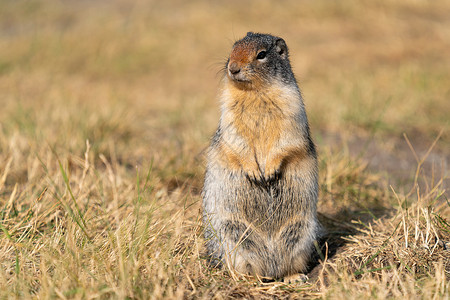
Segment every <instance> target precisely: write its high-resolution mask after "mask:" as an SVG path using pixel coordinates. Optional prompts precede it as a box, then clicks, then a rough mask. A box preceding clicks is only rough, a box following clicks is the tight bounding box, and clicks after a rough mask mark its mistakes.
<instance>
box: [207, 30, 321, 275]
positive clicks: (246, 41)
mask: <svg viewBox="0 0 450 300" xmlns="http://www.w3.org/2000/svg"><path fill="white" fill-rule="evenodd" d="M225 70H226V74H224V78H223V89H222V91H221V96H220V100H221V118H220V122H219V126H218V129H217V131H216V133H215V135H214V137H213V138H212V141H211V145H210V147H209V149H208V154H207V168H206V174H205V182H204V187H203V192H202V197H203V223H204V226H205V238H206V247H207V251H208V254H209V255H210V257H211V260H212V261H213V262H215V263H224V264H226V265H228V266H230V267H233V268H234V269H235V270H237V271H238V272H241V273H245V274H251V275H259V276H265V277H271V278H283V277H285V276H292V275H294V274H296V273H299V272H303V271H305V269H306V267H307V264H308V259H309V257H310V254H311V252H312V250H313V242H314V240H315V239H316V238H317V235H318V232H319V228H320V226H319V223H318V221H317V214H316V207H317V196H318V183H317V181H318V168H317V155H316V149H315V146H314V143H313V141H312V139H311V136H310V132H309V125H308V119H307V117H306V112H305V108H304V104H303V100H302V96H301V93H300V90H299V88H298V85H297V82H296V80H295V77H294V74H293V72H292V69H291V65H290V62H289V57H288V48H287V46H286V43H285V41H284V40H283V39H282V38H279V37H276V36H272V35H269V34H260V33H253V32H249V33H247V36H245V37H244V38H243V39H241V40H239V41H237V42H235V43H234V45H233V48H232V50H231V54H230V57H229V58H228V61H227V63H226V67H225Z"/></svg>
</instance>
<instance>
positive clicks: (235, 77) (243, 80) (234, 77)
mask: <svg viewBox="0 0 450 300" xmlns="http://www.w3.org/2000/svg"><path fill="white" fill-rule="evenodd" d="M228 77H229V78H230V79H231V80H233V81H235V82H238V83H251V81H250V80H249V79H248V78H247V77H246V76H245V75H244V74H242V73H241V72H240V73H238V74H232V73H231V72H228Z"/></svg>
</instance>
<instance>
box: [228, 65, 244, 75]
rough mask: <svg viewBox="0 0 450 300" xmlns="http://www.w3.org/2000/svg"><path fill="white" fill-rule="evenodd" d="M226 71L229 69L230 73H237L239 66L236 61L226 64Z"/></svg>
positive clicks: (239, 69)
mask: <svg viewBox="0 0 450 300" xmlns="http://www.w3.org/2000/svg"><path fill="white" fill-rule="evenodd" d="M228 71H230V73H231V74H233V75H236V74H239V72H240V71H241V68H240V67H239V66H238V64H237V63H236V62H232V63H230V64H229V65H228Z"/></svg>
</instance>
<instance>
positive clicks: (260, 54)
mask: <svg viewBox="0 0 450 300" xmlns="http://www.w3.org/2000/svg"><path fill="white" fill-rule="evenodd" d="M266 55H267V52H266V51H264V50H263V51H261V52H259V53H258V55H257V56H256V59H264V58H266Z"/></svg>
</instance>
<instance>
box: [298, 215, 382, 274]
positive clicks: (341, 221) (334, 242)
mask: <svg viewBox="0 0 450 300" xmlns="http://www.w3.org/2000/svg"><path fill="white" fill-rule="evenodd" d="M386 213H387V209H386V208H384V207H381V206H375V207H372V208H370V214H369V213H367V210H365V211H363V210H349V209H342V210H340V211H339V212H337V213H335V214H333V215H328V214H325V213H322V212H318V219H319V221H320V224H321V225H322V230H323V231H322V235H321V237H320V239H319V240H318V241H317V244H316V245H315V248H316V249H315V251H314V252H313V254H312V256H311V259H310V261H309V264H308V269H307V271H306V272H305V274H307V276H308V277H309V279H310V280H314V279H316V278H318V276H319V273H320V271H321V270H322V262H323V261H324V259H325V258H326V260H327V261H332V260H333V258H334V257H335V255H336V254H338V253H340V249H341V248H342V247H344V246H345V245H346V244H347V243H348V241H347V240H345V239H344V238H345V237H348V236H351V235H354V234H357V233H358V232H359V231H358V227H362V225H358V224H357V223H356V224H355V223H352V221H357V222H360V223H361V224H366V223H371V222H372V221H373V220H374V219H375V218H379V217H382V216H384V215H386Z"/></svg>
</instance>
